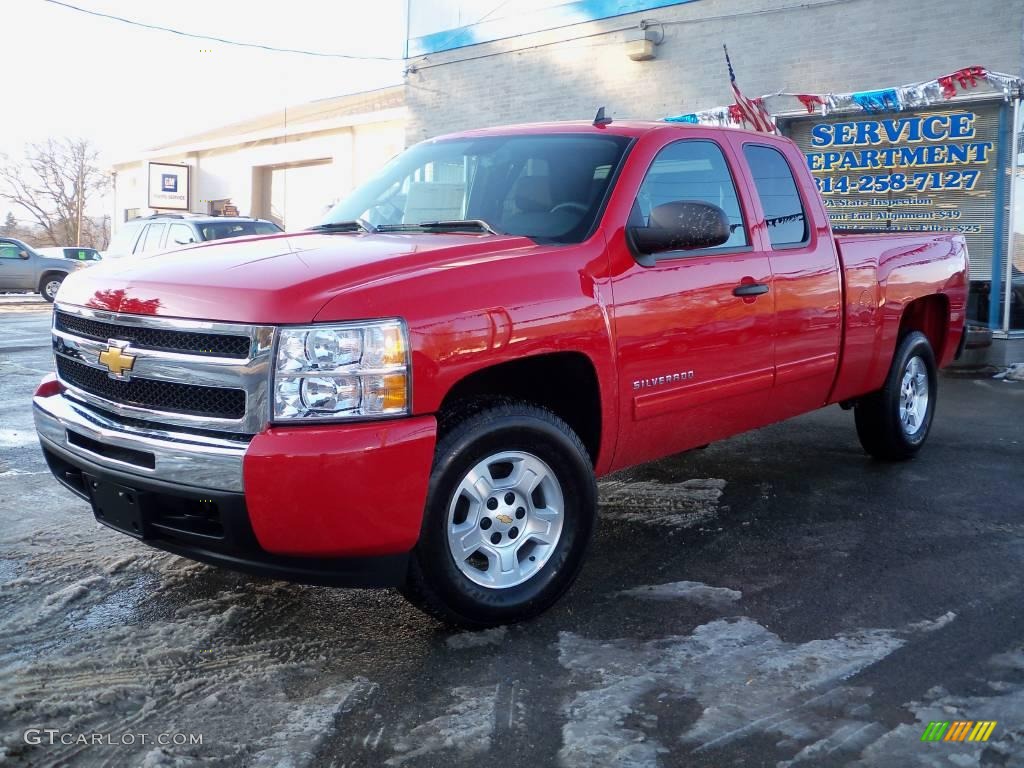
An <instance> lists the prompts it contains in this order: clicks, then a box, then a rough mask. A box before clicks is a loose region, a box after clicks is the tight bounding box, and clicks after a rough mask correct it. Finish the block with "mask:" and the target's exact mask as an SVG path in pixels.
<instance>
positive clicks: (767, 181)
mask: <svg viewBox="0 0 1024 768" xmlns="http://www.w3.org/2000/svg"><path fill="white" fill-rule="evenodd" d="M966 298H967V252H966V247H965V244H964V240H963V238H962V237H961V236H959V235H956V234H943V233H938V234H937V233H934V232H928V233H914V234H858V235H837V234H835V233H834V232H833V231H832V230H831V229H830V227H829V221H828V218H827V216H826V213H825V209H824V207H823V205H822V202H821V200H820V199H819V197H818V194H817V192H816V191H815V187H814V184H813V183H812V179H811V176H810V174H809V172H808V170H807V168H806V165H805V162H804V159H803V157H802V156H801V154H800V152H799V151H798V149H797V147H796V146H795V145H794V144H793V143H791V142H790V141H788V140H786V139H783V138H779V137H776V136H769V135H764V134H757V133H750V132H745V131H740V130H731V129H712V128H703V127H696V126H679V125H671V124H666V123H642V122H614V123H610V124H609V123H608V122H606V121H597V122H595V124H590V123H564V124H563V123H559V124H550V125H528V126H519V127H511V128H499V129H491V130H481V131H474V132H470V133H463V134H458V135H453V136H446V137H443V138H439V139H435V140H432V141H427V142H424V143H422V144H418V145H416V146H414V147H412V148H410V149H409V150H407V151H406V152H404V153H403V154H401V155H399V156H398V157H397V158H395V159H394V160H393V161H391V162H390V163H389V164H388V165H387V166H385V167H384V168H383V170H381V171H380V173H379V174H378V175H377V176H376V177H375V178H373V179H371V180H370V181H368V182H367V183H366V184H364V185H363V186H361V187H359V188H358V189H356V190H355V191H354V192H352V194H351V195H350V196H349V197H348V198H346V199H345V200H343V201H342V202H341V203H339V204H338V205H337V206H336V207H335V208H334V209H333V210H332V211H331V212H330V213H329V214H328V216H327V219H326V221H325V222H324V223H323V224H321V225H319V226H317V227H314V228H313V229H312V230H309V231H304V232H298V233H292V234H280V235H271V236H265V237H252V238H245V239H238V240H232V241H230V242H217V243H209V244H201V245H197V246H195V247H193V248H190V249H186V250H179V251H177V252H175V253H174V254H173V255H171V254H168V255H165V256H160V255H157V256H151V257H145V258H138V259H134V260H130V261H127V260H121V261H118V262H117V263H116V264H114V263H112V264H109V265H108V264H106V263H104V264H103V265H100V266H97V267H94V268H92V269H88V270H84V271H82V272H81V273H76V274H74V275H71V276H70V277H69V278H68V279H67V280H66V281H65V282H64V284H63V286H62V287H61V289H60V293H59V295H58V296H57V303H56V306H55V311H54V316H53V347H54V354H55V362H56V376H54V377H50V378H48V379H47V380H45V381H44V382H43V383H42V384H41V385H40V387H39V389H38V391H37V392H36V396H35V399H34V412H35V419H36V425H37V429H38V432H39V437H40V440H41V443H42V447H43V451H44V453H45V456H46V459H47V461H48V462H49V465H50V467H51V468H52V470H53V473H54V475H55V476H56V478H57V479H58V480H59V481H60V482H61V483H63V484H64V485H65V486H67V487H68V488H70V489H71V490H72V491H74V492H75V493H77V494H78V495H79V496H81V497H83V498H84V499H87V500H88V501H89V502H90V504H91V506H92V509H93V512H94V514H95V515H96V517H97V519H98V520H99V521H100V522H102V523H105V524H107V525H109V526H111V527H113V528H115V529H117V530H119V531H121V532H124V533H127V534H129V535H131V536H135V537H136V538H139V539H141V540H142V541H144V542H146V543H149V544H151V545H153V546H156V547H159V548H161V549H164V550H167V551H170V552H174V553H177V554H180V555H183V556H186V557H191V558H194V559H197V560H201V561H205V562H208V563H214V564H218V565H222V566H225V567H228V568H235V569H239V570H244V571H249V572H255V573H262V574H267V575H271V576H274V577H279V578H284V579H292V580H297V581H304V582H308V583H318V584H330V585H360V586H366V585H393V586H397V587H399V588H400V589H401V590H402V591H403V593H404V594H405V595H406V596H407V597H408V598H409V599H410V600H411V601H413V602H414V603H415V604H417V605H418V606H420V607H422V608H423V609H425V610H427V611H428V612H430V613H432V614H433V615H435V616H438V617H440V618H442V619H444V620H446V621H449V622H452V623H457V624H462V625H467V626H486V625H493V624H499V623H504V622H509V621H515V620H519V619H523V618H525V617H528V616H531V615H534V614H536V613H538V612H540V611H541V610H543V609H545V608H546V607H548V606H549V605H551V604H552V603H553V602H554V601H555V600H556V599H557V598H558V597H559V596H560V595H561V594H562V593H563V592H564V591H565V590H566V589H567V588H568V587H569V585H570V583H571V582H572V581H573V579H574V578H575V576H576V574H577V572H578V571H579V569H580V566H581V563H582V561H583V556H584V552H585V550H586V548H587V543H588V540H589V539H590V536H591V532H592V530H593V527H594V522H595V513H596V512H595V511H596V486H595V480H594V479H595V477H597V476H601V475H604V474H607V473H609V472H612V471H614V470H618V469H622V468H623V467H628V466H630V465H634V464H638V463H640V462H646V461H649V460H651V459H656V458H658V457H661V456H665V455H667V454H673V453H677V452H680V451H685V450H687V449H690V448H694V447H696V446H701V445H704V444H706V443H709V442H711V441H713V440H719V439H722V438H725V437H728V436H730V435H734V434H737V433H739V432H743V431H745V430H750V429H754V428H756V427H760V426H762V425H766V424H770V423H772V422H777V421H780V420H782V419H786V418H789V417H790V416H795V415H797V414H801V413H805V412H807V411H811V410H813V409H816V408H821V407H822V406H825V405H828V404H831V403H838V404H840V405H842V406H844V407H852V408H853V409H854V414H855V417H856V418H855V421H856V427H857V432H858V434H859V436H860V440H861V442H862V444H863V446H864V448H865V449H866V451H867V452H868V453H869V454H871V455H873V456H875V457H877V458H879V459H905V458H909V457H910V456H912V455H913V454H914V453H915V452H916V451H917V450H918V449H919V448H920V447H921V445H922V444H923V443H924V441H925V438H926V437H927V435H928V431H929V427H930V425H931V421H932V415H933V413H934V408H935V397H936V385H937V380H936V371H937V369H938V368H939V367H941V366H943V365H945V364H948V363H949V362H950V361H951V360H952V359H953V358H954V355H955V354H956V353H957V350H958V346H959V344H960V341H961V338H962V336H963V329H964V315H965V302H966Z"/></svg>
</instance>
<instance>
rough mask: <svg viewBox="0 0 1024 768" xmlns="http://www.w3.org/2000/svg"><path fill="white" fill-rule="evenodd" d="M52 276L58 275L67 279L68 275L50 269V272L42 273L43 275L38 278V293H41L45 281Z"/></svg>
mask: <svg viewBox="0 0 1024 768" xmlns="http://www.w3.org/2000/svg"><path fill="white" fill-rule="evenodd" d="M54 275H58V276H60V277H67V276H68V273H67V272H61V271H60V270H59V269H50V270H47V271H46V272H43V274H42V275H40V276H39V291H40V293H42V290H43V286H44V285H46V281H47V280H48V279H49V278H51V277H53V276H54Z"/></svg>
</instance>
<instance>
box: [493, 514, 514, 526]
mask: <svg viewBox="0 0 1024 768" xmlns="http://www.w3.org/2000/svg"><path fill="white" fill-rule="evenodd" d="M495 517H496V518H498V519H499V520H500V521H501V522H503V523H504V524H505V525H508V524H509V523H511V522H512V516H511V515H495Z"/></svg>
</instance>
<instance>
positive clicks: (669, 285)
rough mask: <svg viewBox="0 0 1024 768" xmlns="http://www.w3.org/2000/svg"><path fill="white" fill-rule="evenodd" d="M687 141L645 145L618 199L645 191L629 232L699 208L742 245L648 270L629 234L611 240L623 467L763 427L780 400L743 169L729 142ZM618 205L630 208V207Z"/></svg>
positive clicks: (763, 259) (637, 199)
mask: <svg viewBox="0 0 1024 768" xmlns="http://www.w3.org/2000/svg"><path fill="white" fill-rule="evenodd" d="M680 133H681V131H679V130H678V129H674V130H671V131H668V132H658V133H655V134H648V135H647V136H646V137H644V138H642V139H641V140H640V141H639V142H638V146H637V147H636V148H635V150H634V152H633V153H632V156H631V158H630V161H629V163H630V166H631V169H632V171H633V172H632V173H630V172H627V173H625V174H624V177H623V179H622V180H621V181H620V185H619V188H618V189H617V195H619V194H622V193H624V192H625V185H629V184H635V186H633V187H632V194H633V196H634V200H633V201H632V205H631V207H630V209H629V211H630V212H629V214H628V216H629V222H630V224H631V225H638V226H645V225H646V223H647V217H648V216H649V214H650V211H651V209H652V208H653V207H655V206H658V205H661V204H664V203H668V202H673V201H685V200H690V201H694V200H696V201H702V202H707V203H713V204H714V205H717V206H719V207H720V208H722V209H723V210H724V211H725V212H726V214H727V216H728V220H729V223H730V228H731V236H730V239H729V240H728V242H726V243H725V244H724V245H722V246H719V247H715V248H706V249H701V250H690V251H675V252H670V253H662V254H659V255H658V256H657V260H656V261H655V263H653V264H652V265H651V266H641V265H640V264H639V263H638V262H637V261H636V258H635V254H634V253H633V252H632V251H631V250H630V246H629V244H628V241H627V238H626V236H625V232H624V230H623V229H619V230H617V231H615V232H611V233H610V234H609V239H610V241H609V256H610V259H611V267H612V290H613V298H614V328H615V339H616V345H617V355H618V370H619V377H620V378H619V393H620V394H619V398H620V403H619V404H620V425H621V426H620V436H619V442H618V445H617V448H616V453H615V464H616V465H617V466H625V465H629V464H634V463H638V462H642V461H647V460H649V459H652V458H656V457H659V456H663V455H666V454H669V453H673V452H678V451H682V450H685V449H687V448H692V447H695V446H698V445H702V444H704V443H707V442H710V441H711V440H715V439H719V438H722V437H725V436H727V435H730V434H735V433H737V432H742V431H744V430H747V429H751V428H753V427H756V426H760V425H762V424H764V423H765V412H766V410H767V406H768V402H769V396H770V394H771V388H772V381H773V376H774V368H773V367H774V360H773V349H774V345H773V338H772V333H773V325H774V308H773V300H774V296H773V295H772V292H771V288H772V273H771V267H770V264H769V257H768V254H767V253H765V252H764V251H763V250H762V249H760V248H755V247H754V244H753V241H752V239H751V230H752V225H753V224H754V223H755V222H756V219H755V218H754V215H753V210H752V208H751V207H750V205H749V201H747V200H746V199H745V193H744V192H743V187H742V186H741V185H738V184H737V179H739V178H741V177H742V174H741V166H740V165H739V161H738V160H737V158H736V157H735V155H734V154H733V153H734V150H733V148H732V147H731V146H730V145H729V144H728V142H727V141H722V140H721V137H722V133H721V132H715V131H701V130H698V129H687V130H686V131H685V133H686V135H687V137H688V138H682V139H678V138H677V137H678V136H679V135H680ZM690 136H693V138H689V137H690ZM671 139H677V140H671ZM652 141H657V142H658V143H657V144H656V145H655V146H653V147H652V146H651V142H652ZM652 154H653V157H651V155H652ZM637 164H641V165H642V169H643V170H642V173H643V176H642V178H640V179H639V180H637V178H636V177H637V176H638V174H637V173H636V165H637ZM614 202H615V204H616V205H615V207H616V208H617V209H618V210H619V211H622V210H624V209H625V208H624V204H623V202H622V201H621V199H617V200H615V201H614ZM611 212H612V211H611V210H610V213H611ZM738 289H739V290H738ZM737 294H739V295H737ZM744 294H745V295H744Z"/></svg>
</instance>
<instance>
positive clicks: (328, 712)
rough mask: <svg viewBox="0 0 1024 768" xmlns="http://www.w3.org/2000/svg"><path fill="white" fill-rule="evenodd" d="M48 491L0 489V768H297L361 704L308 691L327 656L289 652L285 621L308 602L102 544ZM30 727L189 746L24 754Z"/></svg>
mask: <svg viewBox="0 0 1024 768" xmlns="http://www.w3.org/2000/svg"><path fill="white" fill-rule="evenodd" d="M54 486H55V484H54V482H53V480H52V479H51V478H48V477H35V476H33V477H24V476H5V477H0V505H2V507H3V509H4V510H5V525H4V526H3V527H2V530H0V649H3V650H2V651H0V681H2V683H0V722H3V723H4V724H5V728H4V729H3V730H2V732H0V760H2V757H3V756H6V757H7V758H8V760H10V761H12V762H14V763H19V764H20V763H28V764H32V765H41V766H45V765H58V764H74V765H83V766H91V765H105V764H117V765H143V764H145V765H150V766H190V765H199V764H202V765H209V764H214V765H238V764H245V765H252V766H277V765H304V764H308V762H309V760H310V758H311V756H312V754H313V752H314V751H315V750H316V749H317V747H318V744H320V742H321V740H322V738H323V737H324V735H325V734H330V733H331V732H332V730H333V729H334V727H335V721H336V720H337V719H338V718H339V717H340V713H341V712H342V711H343V710H345V709H346V707H348V706H349V702H350V701H351V700H352V699H353V697H356V698H358V697H359V696H361V695H363V694H365V693H366V692H367V691H369V690H371V689H372V683H370V682H369V681H368V680H366V679H365V678H360V677H353V678H351V679H338V678H336V677H335V678H333V679H331V680H330V681H329V684H328V683H321V682H320V681H319V680H317V679H316V676H317V672H318V670H319V668H320V666H321V665H322V663H323V661H324V659H326V658H327V657H328V656H329V655H330V652H331V649H330V647H329V645H330V644H329V642H328V641H327V640H326V639H325V640H323V641H320V640H318V639H316V638H315V637H312V638H311V637H310V636H308V635H307V636H305V637H304V638H296V637H294V634H295V633H294V627H293V626H291V625H290V624H289V621H288V619H289V617H288V609H289V607H290V606H294V605H297V604H299V603H301V601H302V599H303V595H304V593H305V591H306V590H307V588H304V587H297V586H291V585H283V584H279V583H274V582H267V581H262V580H258V579H254V580H244V579H243V580H238V579H235V578H220V574H219V573H218V572H216V571H214V570H213V569H210V568H207V567H206V566H203V565H199V564H196V563H192V562H189V561H186V560H183V559H181V558H177V557H173V556H171V555H167V554H163V553H160V552H157V551H156V550H152V549H150V548H148V547H146V546H144V545H142V544H139V543H137V542H134V541H132V540H130V539H127V538H125V537H123V536H120V535H117V534H114V533H113V532H111V531H108V530H107V529H105V528H103V527H101V526H99V525H98V524H96V523H95V521H94V520H93V518H92V515H91V513H90V512H89V511H88V509H87V507H85V505H84V504H83V503H82V502H80V501H78V500H77V499H75V498H74V497H72V496H71V494H69V493H67V492H66V491H63V490H55V487H54ZM44 493H45V494H47V495H45V496H44V495H43V494H44ZM43 498H46V499H48V502H44V501H43ZM12 499H13V500H19V501H20V502H21V504H17V503H15V504H11V503H10V502H11V500H12ZM54 525H59V529H57V530H55V529H54V528H53V526H54ZM55 542H59V543H57V544H56V545H55ZM211 576H212V578H211ZM264 622H266V623H267V624H268V625H269V627H270V631H267V630H266V629H265V628H261V626H260V625H262V624H263V623H264ZM299 689H301V691H302V693H301V695H297V694H295V693H294V692H295V691H297V690H299ZM29 728H52V729H58V730H59V731H60V732H62V733H68V734H71V733H74V734H81V733H87V734H88V733H104V734H112V735H113V738H114V739H115V740H117V739H119V738H120V737H121V735H123V734H135V735H138V734H146V735H147V736H148V738H149V739H155V738H157V736H158V735H159V734H162V733H171V734H173V733H184V734H201V735H202V739H203V743H202V745H196V746H188V745H183V746H174V745H169V746H167V747H159V746H158V745H157V744H155V743H152V742H150V743H148V744H143V743H140V741H139V739H138V738H136V739H135V741H136V743H135V744H134V745H123V744H119V743H115V744H112V745H100V746H98V745H88V746H83V745H70V746H57V747H52V746H49V745H46V744H43V745H39V746H36V745H28V744H25V743H24V740H23V738H22V734H23V733H24V731H25V730H26V729H29Z"/></svg>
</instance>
